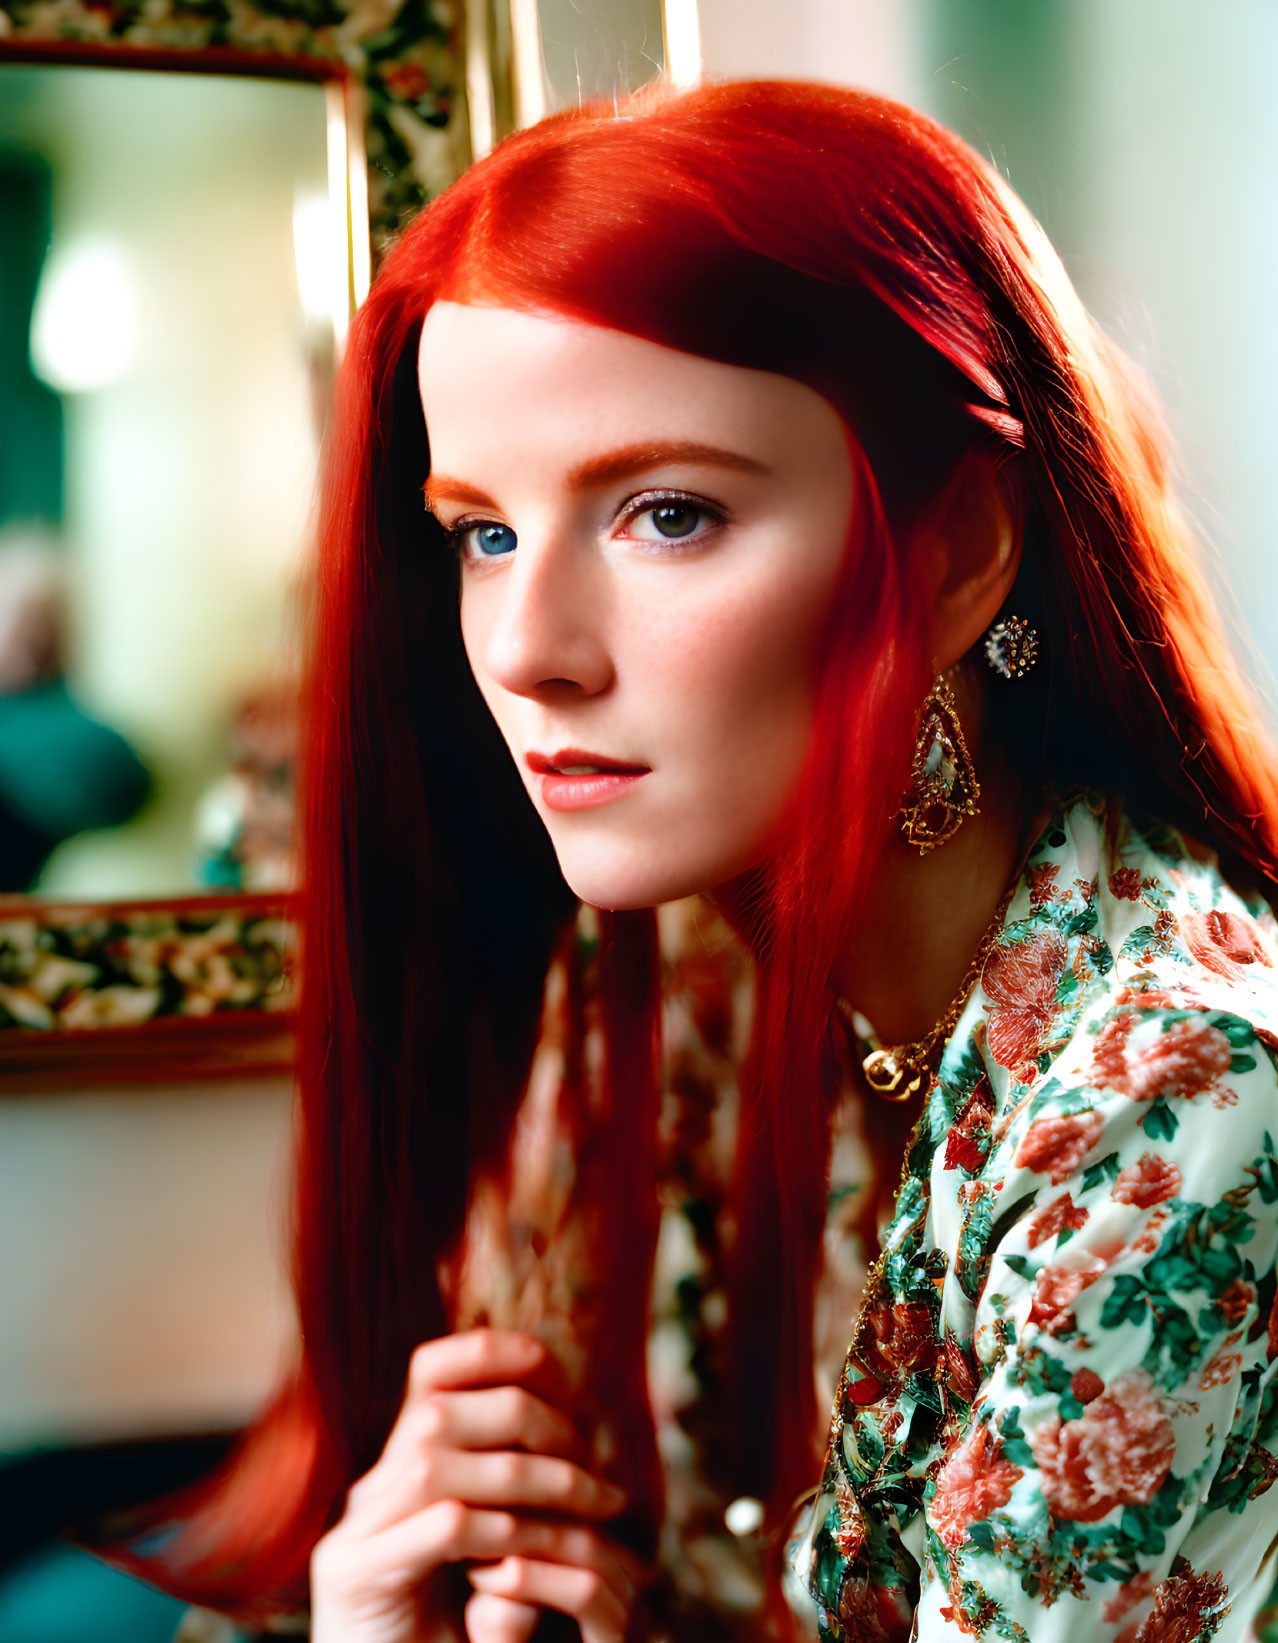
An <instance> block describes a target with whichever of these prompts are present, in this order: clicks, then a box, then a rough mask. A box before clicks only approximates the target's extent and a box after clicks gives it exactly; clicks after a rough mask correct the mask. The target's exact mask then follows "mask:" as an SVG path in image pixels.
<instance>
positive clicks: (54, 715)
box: [0, 679, 151, 1637]
mask: <svg viewBox="0 0 1278 1643" xmlns="http://www.w3.org/2000/svg"><path fill="white" fill-rule="evenodd" d="M150 791H151V776H150V773H149V771H148V770H147V768H146V766H145V765H144V764H143V763H142V761H141V760H140V759H139V758H138V756H137V754H136V753H134V751H133V749H132V748H131V747H130V746H129V744H128V742H126V741H125V739H124V737H123V736H121V735H120V734H119V732H118V731H115V730H112V729H110V728H109V727H108V726H107V725H103V724H99V723H98V721H97V720H96V719H91V718H89V716H88V714H86V713H84V712H83V711H82V710H81V709H80V708H79V707H77V705H76V704H75V702H74V701H73V700H72V699H71V697H70V696H69V695H68V694H67V688H66V684H65V682H64V681H63V680H61V679H51V680H46V681H43V682H41V683H38V684H34V685H31V686H30V687H29V688H28V689H26V690H17V691H13V692H12V693H10V694H8V695H0V891H6V890H25V889H27V888H28V887H29V885H30V884H31V883H32V882H33V880H34V879H35V877H36V875H37V874H38V873H39V871H40V868H41V867H42V866H43V864H44V861H45V859H46V858H47V857H48V855H49V854H50V852H51V851H52V850H53V848H54V846H55V845H57V844H59V843H60V842H61V841H62V840H63V839H66V838H70V837H72V835H73V834H76V833H80V832H83V831H84V830H85V829H86V828H92V827H114V826H118V825H119V824H120V823H121V822H125V821H127V820H128V819H129V817H130V816H132V815H133V814H134V812H135V811H136V810H137V809H138V808H139V807H140V806H141V805H142V803H143V802H144V801H145V800H146V798H147V797H148V795H149V794H150ZM0 1637H3V1633H0Z"/></svg>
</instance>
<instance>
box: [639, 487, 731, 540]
mask: <svg viewBox="0 0 1278 1643" xmlns="http://www.w3.org/2000/svg"><path fill="white" fill-rule="evenodd" d="M722 523H723V516H722V515H721V514H719V513H717V512H716V511H715V510H714V509H712V508H709V507H707V506H705V505H704V504H703V503H700V502H694V501H692V500H691V499H690V498H689V499H687V500H684V499H681V498H675V497H672V498H671V499H670V500H669V501H664V502H650V503H648V504H647V505H646V506H644V507H640V508H637V509H635V510H634V511H633V512H632V513H631V514H630V517H629V519H628V520H627V523H626V529H625V534H626V535H627V536H629V537H631V538H633V539H634V540H635V541H638V542H652V543H658V544H659V543H671V544H674V543H679V542H688V541H698V540H700V538H702V537H703V536H706V535H708V534H709V533H710V532H711V531H713V530H714V529H716V528H717V527H718V526H719V525H721V524H722Z"/></svg>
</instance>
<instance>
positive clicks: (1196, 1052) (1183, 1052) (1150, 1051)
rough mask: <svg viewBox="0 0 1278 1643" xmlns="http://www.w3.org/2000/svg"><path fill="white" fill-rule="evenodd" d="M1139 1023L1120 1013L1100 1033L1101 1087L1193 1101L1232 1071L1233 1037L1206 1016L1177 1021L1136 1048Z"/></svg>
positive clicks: (1096, 1062) (1097, 1076)
mask: <svg viewBox="0 0 1278 1643" xmlns="http://www.w3.org/2000/svg"><path fill="white" fill-rule="evenodd" d="M1135 1025H1136V1021H1135V1017H1133V1016H1130V1015H1120V1016H1116V1017H1115V1018H1114V1020H1113V1021H1111V1022H1109V1023H1108V1025H1106V1026H1105V1027H1104V1028H1103V1029H1102V1031H1101V1033H1100V1034H1099V1036H1098V1037H1097V1040H1096V1046H1095V1049H1094V1050H1093V1052H1092V1080H1093V1082H1094V1083H1095V1084H1096V1085H1097V1086H1098V1087H1099V1088H1100V1089H1105V1090H1119V1091H1121V1093H1122V1094H1123V1095H1126V1096H1129V1097H1130V1098H1131V1099H1132V1100H1133V1101H1152V1100H1153V1099H1154V1098H1155V1096H1160V1095H1164V1096H1172V1095H1179V1096H1184V1097H1185V1098H1186V1099H1187V1100H1192V1098H1193V1097H1194V1096H1195V1095H1198V1094H1199V1093H1200V1092H1201V1091H1203V1090H1210V1089H1212V1088H1213V1087H1214V1086H1215V1083H1216V1080H1217V1078H1219V1077H1220V1075H1221V1074H1222V1073H1224V1072H1227V1071H1228V1070H1229V1061H1230V1057H1231V1056H1232V1054H1233V1051H1232V1049H1231V1048H1230V1043H1229V1040H1228V1039H1227V1038H1226V1037H1225V1035H1224V1033H1222V1032H1221V1031H1220V1029H1219V1028H1218V1027H1213V1026H1211V1025H1210V1024H1209V1023H1208V1022H1207V1021H1205V1020H1203V1018H1202V1017H1201V1016H1191V1017H1190V1018H1189V1019H1188V1020H1187V1021H1174V1022H1173V1023H1172V1024H1171V1026H1170V1027H1168V1028H1167V1030H1166V1032H1154V1033H1153V1034H1152V1036H1144V1037H1143V1038H1142V1041H1141V1042H1140V1043H1139V1044H1138V1045H1137V1046H1136V1047H1135V1048H1133V1047H1132V1044H1131V1042H1130V1040H1131V1036H1132V1029H1133V1028H1134V1027H1135Z"/></svg>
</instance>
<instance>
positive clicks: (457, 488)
mask: <svg viewBox="0 0 1278 1643" xmlns="http://www.w3.org/2000/svg"><path fill="white" fill-rule="evenodd" d="M677 462H683V463H695V464H696V465H698V466H700V467H707V468H728V469H731V470H732V471H734V472H736V473H747V474H769V473H771V471H772V470H771V469H770V468H769V467H768V465H767V463H765V462H760V461H759V460H758V458H757V457H753V456H745V455H744V454H743V453H742V452H740V451H731V450H728V449H726V448H725V447H724V446H721V445H702V444H698V443H697V442H696V441H694V440H681V439H670V440H657V441H651V440H649V441H645V442H644V443H642V444H638V445H622V446H620V447H619V448H618V449H617V450H615V451H605V452H603V453H602V454H601V455H599V456H592V457H591V458H590V459H589V460H588V461H586V462H581V463H579V464H578V465H577V466H576V467H575V468H573V469H571V470H570V472H569V474H568V477H567V480H566V485H567V488H568V490H570V491H588V490H591V489H593V488H594V487H595V486H598V485H610V484H613V483H615V482H616V481H617V480H618V479H629V478H631V477H632V476H633V475H634V474H638V473H645V472H646V471H647V470H648V469H649V468H661V467H665V466H666V465H667V464H669V463H677ZM422 491H423V494H424V495H425V498H426V506H427V508H428V509H433V508H434V506H435V504H436V503H437V502H443V501H448V502H459V503H461V504H463V505H464V506H467V507H480V508H494V507H496V505H497V504H496V503H495V502H494V501H493V499H492V498H491V497H490V496H488V495H486V494H485V493H484V492H483V491H481V490H479V489H478V488H477V487H476V486H474V485H468V484H467V483H466V482H465V481H464V480H461V479H453V478H451V477H450V476H449V475H448V474H432V475H431V476H430V478H429V479H428V480H427V481H426V483H425V485H424V486H423V487H422Z"/></svg>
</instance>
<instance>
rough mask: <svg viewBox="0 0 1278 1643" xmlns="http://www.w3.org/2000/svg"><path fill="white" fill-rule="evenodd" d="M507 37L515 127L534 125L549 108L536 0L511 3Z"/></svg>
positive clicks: (518, 0)
mask: <svg viewBox="0 0 1278 1643" xmlns="http://www.w3.org/2000/svg"><path fill="white" fill-rule="evenodd" d="M510 34H511V42H512V47H513V50H512V56H513V59H514V62H513V70H514V82H515V85H514V90H515V124H516V125H517V126H520V127H523V126H530V125H535V124H536V123H537V121H538V120H540V119H541V118H542V116H543V115H545V114H546V113H547V112H548V110H549V107H550V102H549V98H548V96H547V87H546V70H545V67H544V64H543V62H542V52H541V20H540V18H539V17H538V15H537V0H510Z"/></svg>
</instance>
